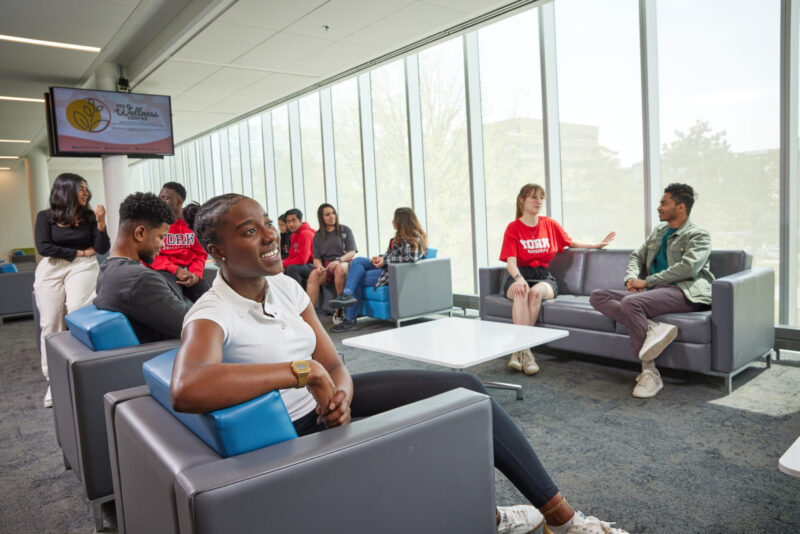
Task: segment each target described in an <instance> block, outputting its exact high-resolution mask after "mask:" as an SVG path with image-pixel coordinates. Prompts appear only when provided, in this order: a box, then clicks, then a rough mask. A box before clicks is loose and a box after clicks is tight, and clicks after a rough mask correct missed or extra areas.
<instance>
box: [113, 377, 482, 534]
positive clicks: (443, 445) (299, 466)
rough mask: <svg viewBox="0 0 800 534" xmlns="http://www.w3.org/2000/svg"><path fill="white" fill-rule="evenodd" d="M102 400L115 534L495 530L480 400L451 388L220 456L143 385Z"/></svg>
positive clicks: (358, 533)
mask: <svg viewBox="0 0 800 534" xmlns="http://www.w3.org/2000/svg"><path fill="white" fill-rule="evenodd" d="M105 399H106V400H105V411H106V418H107V428H108V445H109V449H110V451H111V463H112V467H113V478H114V493H115V495H116V507H117V524H118V526H119V531H120V533H121V534H126V533H127V534H138V533H148V534H149V533H152V532H158V533H159V534H170V533H181V534H196V533H204V534H215V533H220V534H221V533H226V534H227V533H229V532H262V533H272V532H274V533H281V534H283V533H287V532H291V533H293V534H302V533H309V534H311V533H313V534H318V533H323V532H324V533H330V534H339V533H341V534H361V533H364V534H367V533H369V534H374V533H376V532H381V533H382V534H394V533H397V534H401V533H402V534H407V533H411V532H413V533H422V532H458V533H459V534H471V533H475V534H478V533H480V534H485V533H487V532H494V531H495V525H494V522H495V514H494V468H493V461H492V456H493V452H492V451H493V449H492V439H491V430H490V429H491V405H490V401H489V398H488V397H486V396H485V395H480V394H477V393H475V392H472V391H467V390H464V389H457V390H453V391H450V392H447V393H444V394H442V395H437V396H436V397H432V398H430V399H426V400H424V401H420V402H416V403H413V404H410V405H408V406H404V407H401V408H398V409H396V410H390V411H388V412H385V413H382V414H379V415H376V416H374V417H369V418H366V419H362V420H360V421H356V422H354V423H351V424H350V425H346V426H343V427H339V428H334V429H331V430H327V431H324V432H320V433H317V434H313V435H310V436H305V437H300V438H297V439H293V440H289V441H284V442H281V443H277V444H275V445H272V446H269V447H265V448H263V449H259V450H255V451H252V452H248V453H245V454H241V455H238V456H233V457H230V458H225V459H223V458H220V457H219V456H218V455H217V454H216V453H215V452H214V451H213V450H212V449H211V448H210V447H208V446H207V445H206V444H205V443H203V442H202V441H201V440H200V439H198V438H197V437H196V436H195V435H194V434H193V433H191V431H189V430H188V429H187V428H186V427H185V426H183V425H182V424H181V423H180V422H179V421H178V420H177V419H176V418H175V417H174V416H173V415H172V414H170V413H169V412H167V411H166V410H165V409H164V408H163V407H162V406H161V405H160V404H158V402H157V401H155V399H153V398H152V397H151V396H150V394H149V392H148V390H147V388H146V387H140V388H133V389H128V390H125V391H118V392H113V393H109V394H107V395H106V397H105Z"/></svg>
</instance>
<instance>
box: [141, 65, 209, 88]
mask: <svg viewBox="0 0 800 534" xmlns="http://www.w3.org/2000/svg"><path fill="white" fill-rule="evenodd" d="M218 70H220V67H215V66H212V65H198V64H195V63H181V62H179V61H167V62H165V63H164V64H163V65H161V66H160V67H159V68H158V69H156V71H155V72H154V73H153V74H151V75H150V76H148V77H147V80H145V82H146V83H144V84H141V85H139V86H137V87H136V90H137V91H139V90H140V87H142V86H146V87H148V88H154V89H155V91H154V92H156V93H158V92H160V91H162V90H166V91H169V92H173V91H176V90H180V91H181V92H183V91H185V90H187V89H189V88H190V87H193V86H195V85H197V84H198V83H199V82H200V81H202V80H203V79H205V78H208V77H209V76H211V75H212V74H214V73H215V72H217V71H218ZM141 90H142V91H143V90H144V89H141Z"/></svg>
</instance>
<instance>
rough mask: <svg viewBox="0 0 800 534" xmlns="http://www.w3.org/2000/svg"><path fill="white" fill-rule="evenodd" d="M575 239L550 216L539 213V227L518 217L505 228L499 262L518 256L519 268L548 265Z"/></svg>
mask: <svg viewBox="0 0 800 534" xmlns="http://www.w3.org/2000/svg"><path fill="white" fill-rule="evenodd" d="M570 243H572V238H571V237H570V236H569V235H568V234H567V232H566V231H565V230H564V229H563V228H562V227H561V225H560V224H558V223H557V222H556V221H554V220H553V219H551V218H550V217H545V216H543V215H540V216H539V223H538V224H537V225H536V226H528V225H527V224H525V223H523V222H522V221H521V220H519V219H516V220H515V221H513V222H511V223H509V225H508V226H507V227H506V233H505V235H504V236H503V248H501V249H500V261H506V260H507V259H508V258H517V267H547V266H548V265H549V264H550V261H551V260H552V259H553V257H554V256H555V255H556V254H557V253H558V252H561V251H563V250H564V249H565V248H566V247H568V246H569V244H570Z"/></svg>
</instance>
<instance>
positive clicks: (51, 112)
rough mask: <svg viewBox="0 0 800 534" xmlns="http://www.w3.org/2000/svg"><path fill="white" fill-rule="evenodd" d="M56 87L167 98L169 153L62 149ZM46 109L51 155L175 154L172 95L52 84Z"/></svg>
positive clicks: (147, 156)
mask: <svg viewBox="0 0 800 534" xmlns="http://www.w3.org/2000/svg"><path fill="white" fill-rule="evenodd" d="M54 89H66V90H69V91H75V90H86V91H93V92H97V93H112V94H127V95H142V96H157V97H164V98H166V99H167V103H168V105H169V129H170V136H169V141H170V147H171V151H170V152H169V153H166V152H165V153H156V152H144V153H142V152H74V151H66V150H60V146H59V144H58V126H57V123H56V109H55V106H56V105H55V95H54V94H53V90H54ZM45 108H46V109H45V111H46V114H47V134H48V138H49V141H50V155H51V156H52V157H67V158H97V157H102V156H128V157H129V158H140V159H163V158H164V156H174V155H175V125H174V124H173V122H172V97H171V96H169V95H151V94H148V93H125V92H122V91H104V90H101V89H88V88H79V87H65V86H61V85H51V86H50V88H49V91H48V92H47V93H45Z"/></svg>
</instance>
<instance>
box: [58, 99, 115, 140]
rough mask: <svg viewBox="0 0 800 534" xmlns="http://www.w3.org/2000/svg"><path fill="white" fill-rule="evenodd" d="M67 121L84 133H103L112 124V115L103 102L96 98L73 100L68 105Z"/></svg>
mask: <svg viewBox="0 0 800 534" xmlns="http://www.w3.org/2000/svg"><path fill="white" fill-rule="evenodd" d="M66 114H67V121H68V122H69V123H70V125H72V127H73V128H75V129H76V130H80V131H82V132H92V133H98V132H102V131H103V130H105V129H106V128H108V125H109V124H111V113H110V112H109V110H108V106H106V105H105V104H104V103H103V102H102V101H101V100H99V99H98V98H94V97H87V98H80V99H78V100H73V101H72V102H70V103H69V105H67V110H66Z"/></svg>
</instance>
